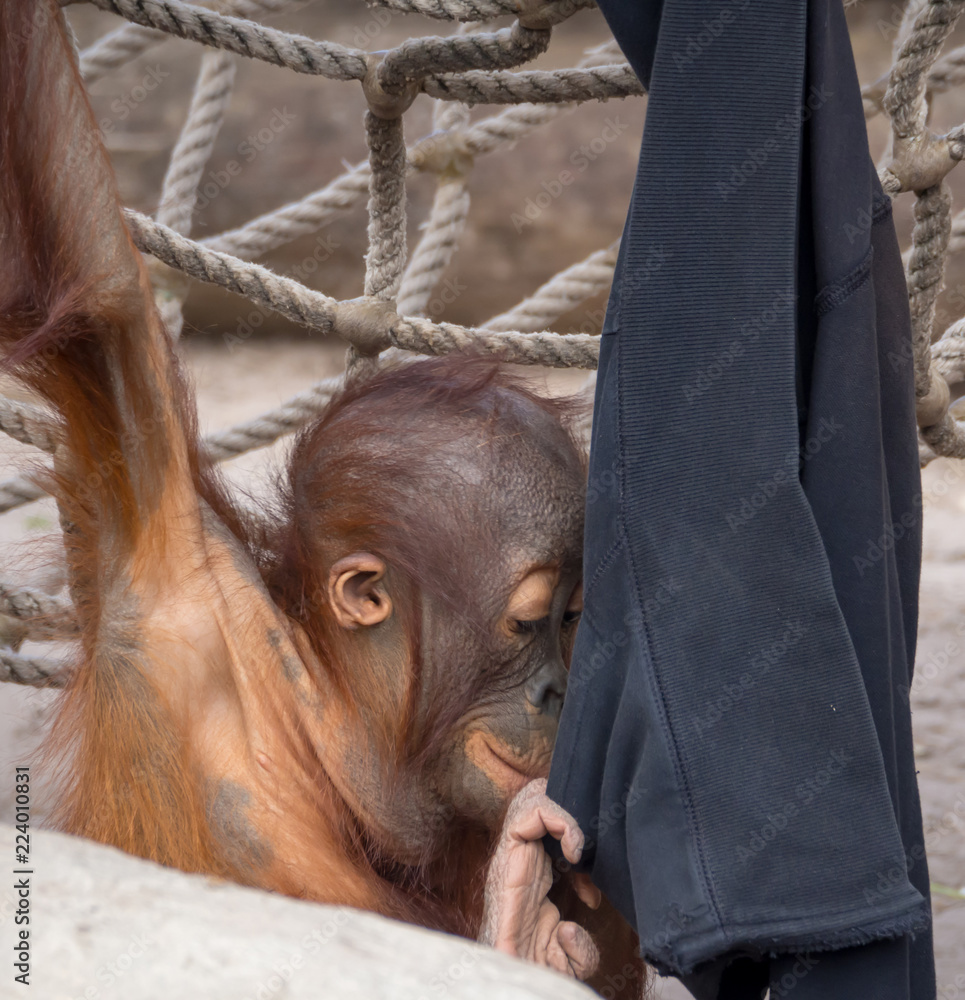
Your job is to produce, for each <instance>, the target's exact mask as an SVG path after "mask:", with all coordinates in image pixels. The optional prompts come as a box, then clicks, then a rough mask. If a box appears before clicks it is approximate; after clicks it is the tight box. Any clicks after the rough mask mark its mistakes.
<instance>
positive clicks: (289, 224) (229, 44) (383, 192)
mask: <svg viewBox="0 0 965 1000" xmlns="http://www.w3.org/2000/svg"><path fill="white" fill-rule="evenodd" d="M68 2H70V0H68ZM89 2H90V3H92V4H93V5H94V6H95V7H98V8H101V9H102V10H105V11H110V12H113V13H114V14H117V15H119V16H120V17H122V18H124V19H126V21H127V22H128V23H126V24H124V25H122V26H121V27H119V28H117V29H116V30H113V31H111V32H109V33H108V34H107V35H105V36H104V37H102V38H100V39H99V40H98V41H97V42H96V43H95V44H93V45H91V46H90V47H89V48H87V49H85V50H84V51H83V52H80V53H79V54H78V60H79V66H80V70H81V74H82V76H83V78H84V80H85V82H86V83H87V84H88V85H90V84H92V83H93V82H95V81H96V80H99V79H101V78H102V77H104V76H105V75H107V74H110V73H111V72H113V71H115V70H117V69H119V68H120V67H122V66H124V65H125V64H127V63H129V62H130V61H132V60H134V59H136V58H137V57H138V56H140V55H141V54H142V53H143V52H145V51H146V50H147V49H148V48H150V47H151V46H153V45H155V44H157V43H158V42H160V41H163V40H164V39H166V38H167V37H169V36H172V35H173V36H176V37H178V38H182V39H186V40H189V41H192V42H196V43H199V44H200V45H202V46H205V47H206V49H205V51H204V54H203V56H202V59H201V67H200V72H199V74H198V78H197V82H196V85H195V87H194V92H193V95H192V98H191V102H190V107H189V110H188V114H187V118H186V120H185V123H184V126H183V128H182V130H181V133H180V135H179V136H178V138H177V141H176V142H175V144H174V147H173V150H172V153H171V157H170V161H169V165H168V169H167V173H166V175H165V177H164V181H163V185H162V190H161V196H160V199H159V204H160V206H161V207H160V209H159V210H158V212H157V213H156V217H155V218H153V219H152V218H149V217H147V216H146V215H143V214H140V213H138V212H135V211H132V210H127V211H126V218H127V222H128V225H129V227H130V230H131V233H132V235H133V238H134V241H135V243H136V245H137V246H138V247H139V249H140V250H141V251H142V252H143V253H145V254H147V255H149V256H150V257H151V258H153V260H152V261H150V262H149V264H150V265H151V267H150V270H151V274H152V279H153V280H154V283H155V291H156V301H157V305H158V307H159V309H160V311H161V315H162V318H163V320H164V323H165V326H166V328H167V329H168V331H169V333H170V335H171V336H172V338H175V339H176V338H177V337H179V336H180V333H181V325H182V312H181V307H182V303H183V301H184V298H185V296H186V294H187V290H188V287H189V285H190V279H194V280H195V281H200V282H208V283H211V284H214V285H219V286H221V287H223V288H226V289H229V290H230V291H232V292H235V293H237V294H239V295H242V296H244V297H245V298H247V299H249V300H250V301H251V302H253V303H255V304H256V305H257V306H258V307H260V308H262V309H264V310H268V311H273V312H277V313H279V314H281V315H283V316H285V317H287V318H289V319H290V320H293V321H294V322H296V323H298V324H300V325H302V326H304V327H306V328H308V329H310V330H313V331H318V332H320V333H323V334H328V335H335V336H337V337H340V338H342V339H343V340H345V341H346V342H347V343H348V345H349V354H348V362H347V367H346V371H347V372H349V373H352V372H358V371H359V370H362V371H364V370H365V369H366V368H374V367H375V366H377V365H378V364H379V363H380V360H381V359H382V358H386V357H393V358H395V357H407V356H409V355H410V354H423V355H437V354H445V353H448V352H450V351H458V350H464V349H466V348H473V349H474V350H476V351H483V352H486V353H488V354H492V355H494V356H497V357H499V358H501V359H502V360H504V361H508V362H513V363H516V364H524V365H542V366H546V367H552V368H583V369H588V370H592V369H594V368H595V367H596V362H597V352H598V346H599V340H598V338H597V337H596V336H594V335H590V334H562V333H553V332H550V330H549V329H548V328H549V327H551V325H552V324H553V323H554V322H555V321H556V320H557V319H558V318H559V317H560V316H562V315H564V314H565V313H566V312H568V311H569V310H571V309H573V308H575V307H577V306H579V305H580V304H582V303H584V302H586V301H587V300H589V299H591V298H593V297H594V296H597V295H599V294H601V293H603V292H605V291H606V290H607V289H608V288H609V285H610V283H611V280H612V276H613V268H614V265H615V263H616V255H617V246H616V245H613V246H609V247H606V248H604V249H601V250H598V251H596V252H594V253H592V254H590V256H588V257H587V258H586V259H584V260H582V261H580V262H578V263H576V264H574V265H572V266H571V267H568V268H566V269H565V270H563V271H561V272H560V273H559V274H557V275H556V276H555V277H553V278H551V279H550V280H549V281H547V282H546V283H545V284H543V285H542V286H541V287H540V288H538V289H537V290H536V291H535V292H534V293H533V294H532V295H530V296H529V297H528V298H526V299H525V300H524V301H522V302H520V303H519V304H518V305H517V306H515V307H514V308H512V309H510V310H509V311H508V312H504V313H502V314H500V315H498V316H495V317H493V318H492V319H490V320H489V321H488V322H486V323H484V324H482V325H481V326H478V327H466V326H460V325H458V324H453V323H446V322H434V321H433V320H431V319H430V318H428V317H427V315H426V311H427V306H428V304H429V302H430V300H431V297H432V295H433V293H434V291H435V289H436V287H437V284H438V282H439V281H440V279H441V277H442V275H443V272H444V271H445V269H446V267H447V266H448V264H449V263H450V261H451V259H452V257H453V254H454V253H455V252H456V249H457V246H458V242H459V237H460V233H461V232H462V230H463V229H464V227H465V225H466V221H467V217H468V214H469V176H470V173H471V171H472V168H473V165H474V163H475V162H476V160H477V159H478V158H480V157H484V156H485V155H487V154H489V153H492V152H494V151H496V150H498V149H501V148H505V147H507V146H510V145H512V144H514V143H516V142H517V141H518V140H520V139H522V138H523V137H525V136H526V135H528V134H530V133H531V132H533V131H535V130H538V129H540V128H543V127H544V126H546V125H548V124H549V123H551V122H552V121H553V120H554V119H555V118H556V117H557V116H558V115H560V114H561V113H563V112H564V111H566V110H568V109H570V108H572V107H573V106H574V105H575V104H577V103H580V102H584V101H603V100H608V99H610V98H624V97H628V96H632V95H640V94H642V93H643V92H644V91H643V88H642V86H641V84H640V82H639V80H638V79H637V78H636V76H635V75H634V73H633V72H632V70H631V69H630V67H629V65H628V64H627V63H626V61H625V60H624V59H623V57H622V55H621V53H620V51H619V49H618V48H617V47H616V45H615V43H614V42H612V41H611V42H608V43H605V44H603V45H600V46H596V47H594V48H590V49H587V50H586V51H585V52H584V54H583V57H582V59H580V60H579V61H578V63H577V65H576V66H574V67H573V68H570V69H558V70H532V69H530V70H526V69H521V68H520V67H523V66H524V65H525V64H526V63H528V62H530V61H532V60H533V59H535V58H536V57H537V56H539V55H541V54H542V53H544V52H545V51H546V49H547V47H548V46H549V44H550V37H551V34H552V29H553V27H554V26H555V25H557V24H559V23H561V22H562V21H564V20H566V19H567V18H569V17H570V16H572V15H573V14H575V13H576V12H577V11H579V10H582V9H584V8H587V7H593V6H595V2H594V0H550V2H545V0H371V6H374V7H380V8H384V9H387V10H391V11H396V12H400V13H417V14H421V15H424V16H427V17H429V18H434V19H437V20H439V21H447V22H451V25H450V28H449V34H447V35H445V36H432V37H414V38H410V39H408V40H406V41H405V42H403V43H402V44H400V45H397V46H396V47H394V48H392V49H389V50H388V51H385V52H380V53H374V54H373V53H369V52H366V51H363V50H359V49H354V48H351V47H348V46H345V45H340V44H335V43H332V42H326V41H316V40H313V39H311V38H307V37H304V36H302V35H297V34H292V33H289V32H285V31H281V30H278V29H277V28H273V27H269V26H267V25H265V24H262V23H260V19H264V18H265V17H266V16H268V15H271V14H275V13H278V12H282V11H286V10H288V9H291V8H297V7H298V6H299V5H300V4H301V3H303V2H304V0H207V2H205V3H199V4H197V5H195V4H189V3H185V2H182V0H89ZM963 8H965V0H909V3H908V4H907V6H906V8H905V9H904V11H903V13H902V15H901V17H900V19H897V18H896V19H895V21H894V27H895V29H896V34H895V42H894V50H893V61H892V65H891V68H890V70H889V72H888V73H886V74H885V75H883V76H882V77H881V78H879V79H878V80H876V81H875V82H873V83H871V84H869V85H867V86H865V87H864V88H863V90H862V94H863V98H864V108H865V117H866V118H868V119H870V118H873V117H875V116H876V115H879V114H884V115H886V116H887V117H888V118H889V119H890V123H891V130H892V137H893V141H892V151H891V155H890V158H889V159H888V161H887V162H886V163H885V164H884V165H883V166H882V167H881V170H880V177H881V181H882V184H883V186H884V189H885V191H886V192H887V193H888V194H889V195H891V197H892V198H894V197H896V196H898V195H900V194H903V193H905V192H908V193H911V194H913V197H914V219H915V224H914V229H913V232H912V240H911V247H910V249H909V251H908V252H907V254H906V258H905V259H906V265H905V275H906V279H907V284H908V295H909V303H910V307H911V317H912V332H913V351H914V361H915V391H916V395H917V399H918V406H917V419H918V425H919V430H920V437H921V460H922V464H923V465H925V464H927V463H928V462H929V461H930V460H931V459H933V458H935V457H936V456H946V457H956V458H965V423H963V422H960V421H957V420H956V419H955V417H954V416H953V415H952V414H951V413H950V412H949V404H950V400H951V396H952V394H951V391H950V386H953V385H955V384H957V383H960V382H963V381H965V318H962V319H959V320H957V321H956V322H954V323H952V324H951V325H950V326H949V327H948V328H947V329H945V330H944V331H941V330H937V329H936V303H937V300H938V296H939V294H940V292H941V290H942V280H943V275H944V270H945V262H946V258H947V256H948V255H949V254H950V253H954V252H956V251H958V250H960V249H962V248H963V247H965V210H963V211H962V212H960V213H959V214H957V215H956V216H954V218H953V217H952V210H951V209H952V199H951V196H950V193H949V190H948V186H947V183H946V179H945V178H946V175H947V174H948V173H949V171H951V169H952V168H953V167H954V166H955V165H956V163H958V161H959V160H961V159H962V158H963V157H965V125H961V126H958V127H956V128H953V129H952V130H951V131H949V132H947V133H946V134H936V133H935V132H933V131H931V130H930V128H929V127H928V118H929V104H930V100H931V98H932V96H933V95H935V94H939V93H944V92H945V91H948V90H950V89H952V88H955V87H958V86H960V85H961V84H963V83H965V46H962V47H960V48H956V49H953V50H951V51H949V52H947V53H946V54H944V55H942V49H943V45H944V43H945V41H946V40H947V38H948V36H949V35H950V34H951V32H952V31H953V29H954V27H955V25H956V22H957V21H958V18H959V17H960V15H961V14H962V11H963ZM496 18H510V19H512V23H511V24H510V25H509V26H508V27H502V28H496V27H494V26H492V25H491V24H489V23H488V22H491V21H492V20H493V19H496ZM239 56H244V57H246V58H249V59H256V60H262V61H264V62H267V63H271V64H274V65H277V66H282V67H287V68H288V69H290V70H293V71H294V72H296V73H304V74H310V75H317V76H323V77H327V78H329V79H332V80H342V81H349V82H353V81H354V82H355V83H358V84H359V85H361V88H362V91H363V94H364V97H365V99H366V102H367V105H368V111H367V113H366V115H365V119H364V128H365V136H366V141H367V146H368V151H369V156H368V161H367V162H362V163H358V164H355V165H354V166H351V167H350V168H349V169H347V170H346V171H345V172H344V173H343V174H342V175H341V176H338V177H336V178H335V179H334V180H332V181H331V182H330V183H328V184H327V185H325V186H324V187H322V188H320V189H319V190H317V191H314V192H312V193H311V194H309V195H308V196H307V197H304V198H302V199H300V200H298V201H295V202H292V203H289V204H286V205H283V206H281V207H280V208H278V209H276V210H274V211H271V212H269V213H267V214H265V215H262V216H259V217H257V218H255V219H252V220H251V221H250V222H248V223H247V224H245V225H243V226H240V227H238V228H235V229H232V230H229V231H226V232H223V233H221V234H219V235H216V236H212V237H210V238H206V239H201V240H196V239H192V238H191V227H192V219H193V216H194V211H195V207H196V203H197V200H198V187H199V184H200V182H201V180H202V177H203V174H204V170H205V168H206V166H207V163H208V159H209V156H210V155H211V153H212V150H213V148H214V143H215V140H216V138H217V135H218V132H219V130H220V128H221V125H222V122H223V121H224V117H225V114H226V111H227V106H228V101H229V98H230V95H231V89H232V85H233V81H234V75H235V65H236V61H237V58H238V57H239ZM420 94H425V95H428V96H429V97H430V98H431V99H432V101H433V111H432V131H431V132H430V133H429V134H428V135H426V136H424V137H422V138H420V139H419V140H418V141H416V142H414V143H412V144H409V145H407V144H406V141H405V137H404V130H403V122H404V119H405V113H406V111H407V110H408V108H409V107H410V106H411V104H412V103H413V101H414V100H415V98H416V97H417V96H418V95H420ZM476 105H490V106H497V108H496V109H495V110H494V111H493V113H491V114H488V115H487V116H486V117H482V118H480V119H478V120H476V121H471V120H470V114H469V112H470V108H472V107H473V106H476ZM498 106H503V107H498ZM417 173H419V174H429V175H433V176H434V177H435V178H436V186H435V194H434V198H433V201H432V205H431V208H430V210H429V213H428V218H427V219H426V221H425V224H424V227H423V229H422V234H421V237H420V239H419V242H418V244H417V246H416V247H415V249H414V250H413V252H412V253H411V254H409V253H408V252H407V247H406V237H405V233H406V184H407V181H408V179H409V178H410V177H411V176H412V175H413V174H417ZM366 197H367V198H368V251H367V253H366V257H365V282H364V290H363V294H362V295H361V296H359V297H358V298H354V299H349V300H338V299H336V298H333V297H330V296H327V295H325V294H323V293H321V292H319V291H315V290H312V289H310V288H307V287H306V286H305V285H303V284H301V283H300V282H298V281H296V280H294V279H292V278H287V277H282V276H280V275H278V274H276V273H274V272H273V271H271V270H269V269H268V268H266V267H263V266H261V265H259V264H257V263H255V262H254V260H255V259H256V258H258V257H259V256H261V255H263V254H265V253H267V252H269V251H271V250H273V249H275V248H277V247H280V246H282V245H284V244H286V243H289V242H291V241H293V240H295V239H297V238H299V237H301V236H304V235H307V234H311V233H315V232H317V231H318V230H319V229H321V228H323V227H324V226H326V225H327V224H328V223H330V222H331V221H332V219H334V218H335V217H337V216H338V215H340V214H342V213H345V212H347V211H348V210H349V209H351V208H352V207H353V206H355V205H357V204H358V203H359V202H360V201H361V200H362V199H364V198H366ZM154 261H157V262H160V263H161V264H164V265H166V268H162V267H159V266H157V264H155V263H154ZM343 377H344V376H338V377H334V378H329V379H326V380H324V381H321V382H318V383H316V384H315V385H314V386H312V387H311V388H309V389H308V390H306V391H304V392H302V393H300V394H298V395H297V396H295V397H293V398H292V399H290V400H288V401H287V402H286V403H285V404H284V405H283V406H281V407H280V408H278V409H276V410H273V411H271V412H269V413H265V414H262V415H261V416H258V417H255V418H254V419H252V420H249V421H247V422H245V423H242V424H239V425H237V426H235V427H231V428H228V429H227V430H224V431H221V432H219V433H215V434H212V435H210V436H208V437H207V438H206V439H205V441H204V448H205V450H206V452H207V454H208V456H210V458H211V459H212V460H214V461H223V460H226V459H230V458H233V457H235V456H237V455H240V454H243V453H244V452H247V451H250V450H252V449H255V448H262V447H265V446H268V445H270V444H272V443H273V442H274V441H276V440H277V439H279V438H280V437H282V436H284V435H286V434H290V433H292V432H294V431H296V430H298V429H299V428H300V427H302V426H304V425H305V424H306V423H308V422H309V421H310V420H312V419H313V418H314V417H315V416H316V415H317V414H318V413H319V412H320V411H321V410H322V409H323V408H324V407H325V405H326V404H327V403H328V401H329V400H330V399H331V397H332V395H333V393H334V392H335V391H336V390H337V388H338V387H339V385H340V384H341V381H342V378H343ZM592 379H593V376H592V375H591V376H590V379H589V381H588V383H587V386H586V389H585V390H584V391H585V392H587V393H591V392H592ZM0 430H2V431H4V432H5V433H6V434H8V435H10V436H11V437H13V438H15V439H16V440H17V441H20V442H22V443H23V444H27V445H30V446H33V447H34V448H37V449H40V450H41V451H44V452H47V453H50V454H53V453H54V451H55V450H56V448H57V447H58V441H59V433H58V420H57V418H56V417H55V416H54V415H53V414H51V413H50V412H47V411H45V410H44V409H42V408H40V407H37V406H34V405H32V404H29V403H26V402H23V401H20V400H16V399H11V398H6V397H3V396H0ZM584 430H585V431H588V427H586V428H584ZM43 495H44V494H43V491H42V490H41V489H40V488H38V487H37V486H36V485H35V484H34V482H33V481H32V480H31V479H30V478H29V476H26V475H18V476H16V477H14V478H12V479H8V480H7V481H6V482H3V483H0V513H2V512H5V511H10V510H13V509H15V508H18V507H21V506H23V505H25V504H28V503H31V502H33V501H35V500H38V499H40V498H41V497H42V496H43ZM75 633H76V624H75V621H74V616H73V613H72V609H71V606H70V603H69V602H68V601H67V600H65V599H63V598H60V597H57V596H54V595H52V594H49V593H46V592H44V591H42V590H38V589H32V588H24V587H18V586H14V585H10V584H6V583H2V582H0V643H5V644H6V646H5V647H4V646H0V680H6V681H14V682H18V683H21V684H28V685H34V686H38V687H43V686H51V687H57V686H62V685H63V684H64V683H65V681H66V671H65V670H64V669H63V667H62V666H61V664H60V663H58V662H56V661H55V660H46V659H43V658H34V657H28V656H24V655H21V654H20V653H19V649H20V646H21V644H22V643H23V641H24V640H26V639H31V640H38V641H56V640H65V639H70V638H72V637H73V636H74V635H75Z"/></svg>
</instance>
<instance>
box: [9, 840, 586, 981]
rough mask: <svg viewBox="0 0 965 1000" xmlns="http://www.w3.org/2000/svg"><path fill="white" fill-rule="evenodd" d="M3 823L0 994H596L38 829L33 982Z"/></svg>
mask: <svg viewBox="0 0 965 1000" xmlns="http://www.w3.org/2000/svg"><path fill="white" fill-rule="evenodd" d="M14 834H15V831H14V830H13V828H12V827H10V826H6V825H0V859H2V860H0V865H2V869H3V872H4V876H3V883H2V885H3V888H2V889H0V954H2V956H3V961H2V962H0V997H2V998H4V1000H6V998H8V997H10V998H13V997H18V996H22V997H25V998H26V997H31V998H33V1000H81V998H83V1000H112V998H117V1000H120V998H124V1000H343V998H345V1000H347V998H350V997H351V998H355V997H360V998H366V1000H381V998H385V1000H439V998H448V1000H522V998H524V997H525V998H534V1000H535V998H545V1000H580V998H582V1000H586V998H588V997H592V996H593V995H594V994H593V993H592V992H591V991H590V990H588V989H587V988H586V987H584V986H582V985H580V984H578V983H576V982H575V981H573V980H570V979H567V978H565V977H563V976H561V975H558V974H557V973H554V972H550V971H548V970H546V969H541V968H537V967H536V966H534V965H530V964H529V963H526V962H523V961H520V960H518V959H513V958H508V957H507V956H505V955H499V954H496V953H495V952H493V951H491V950H490V949H488V948H484V947H481V946H479V945H476V944H474V943H472V942H470V941H465V940H463V939H462V938H457V937H452V936H450V935H446V934H438V933H435V932H432V931H426V930H422V929H421V928H418V927H413V926H410V925H407V924H403V923H399V922H398V921H394V920H388V919H386V918H384V917H379V916H376V915H375V914H371V913H363V912H360V911H358V910H350V909H347V908H343V907H337V906H321V905H318V904H315V903H306V902H301V901H298V900H294V899H288V898H286V897H284V896H277V895H274V894H272V893H266V892H261V891H258V890H255V889H246V888H242V887H240V886H237V885H233V884H231V883H227V882H221V881H218V880H215V879H210V878H206V877H204V876H200V875H186V874H184V873H183V872H179V871H174V870H172V869H169V868H163V867H161V866H160V865H155V864H152V863H150V862H147V861H142V860H140V859H138V858H133V857H130V856H129V855H126V854H124V853H122V852H121V851H117V850H115V849H113V848H109V847H103V846H101V845H99V844H94V843H91V842H89V841H85V840H81V839H79V838H76V837H69V836H65V835H63V834H58V833H51V832H48V831H36V830H35V831H31V845H30V846H31V858H30V865H29V867H30V868H31V869H32V870H33V874H31V875H29V876H27V877H28V878H29V880H30V909H29V917H30V924H29V931H30V938H29V942H30V948H29V951H30V987H29V988H25V987H23V986H22V985H20V984H19V983H17V982H16V981H15V980H14V976H15V975H16V974H17V970H16V968H15V967H14V965H13V962H12V961H11V958H12V957H15V951H14V942H15V941H16V935H17V933H18V932H19V930H20V927H18V926H17V924H16V923H15V921H14V919H13V918H14V914H15V912H16V908H17V897H16V894H15V892H14V891H13V890H12V887H13V885H14V883H15V881H16V879H17V878H18V877H19V876H16V875H14V876H11V875H10V874H9V873H10V872H12V870H13V869H14V868H15V867H17V866H16V864H15V861H14Z"/></svg>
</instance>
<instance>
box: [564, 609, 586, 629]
mask: <svg viewBox="0 0 965 1000" xmlns="http://www.w3.org/2000/svg"><path fill="white" fill-rule="evenodd" d="M582 614H583V612H582V611H564V612H563V628H572V627H573V626H574V625H576V623H577V622H578V621H579V620H580V616H581V615H582Z"/></svg>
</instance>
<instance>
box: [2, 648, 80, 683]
mask: <svg viewBox="0 0 965 1000" xmlns="http://www.w3.org/2000/svg"><path fill="white" fill-rule="evenodd" d="M68 676H69V672H68V671H67V670H66V669H65V668H64V665H63V664H62V663H57V662H50V661H48V660H43V659H37V658H34V657H31V656H21V655H20V654H19V653H13V652H11V651H10V650H9V649H0V681H10V682H12V683H13V684H26V685H28V686H29V687H51V688H61V687H64V685H65V684H66V683H67V678H68Z"/></svg>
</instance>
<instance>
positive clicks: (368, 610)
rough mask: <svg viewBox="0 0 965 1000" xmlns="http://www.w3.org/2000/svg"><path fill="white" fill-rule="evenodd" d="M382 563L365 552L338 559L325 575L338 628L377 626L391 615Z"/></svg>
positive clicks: (383, 564) (390, 604) (390, 601)
mask: <svg viewBox="0 0 965 1000" xmlns="http://www.w3.org/2000/svg"><path fill="white" fill-rule="evenodd" d="M384 576H385V563H384V562H383V561H382V560H381V559H379V557H378V556H373V555H372V554H371V553H369V552H353V553H352V555H350V556H345V558H344V559H339V560H338V562H337V563H335V565H334V566H332V568H331V570H329V574H328V601H329V604H331V606H332V611H333V613H334V614H335V620H336V621H337V622H338V623H339V625H341V626H342V628H358V627H359V626H360V625H378V624H379V622H384V621H385V619H386V618H388V617H389V615H391V614H392V600H391V598H390V597H389V592H388V591H387V590H386V588H385V584H384V582H383V577H384Z"/></svg>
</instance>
